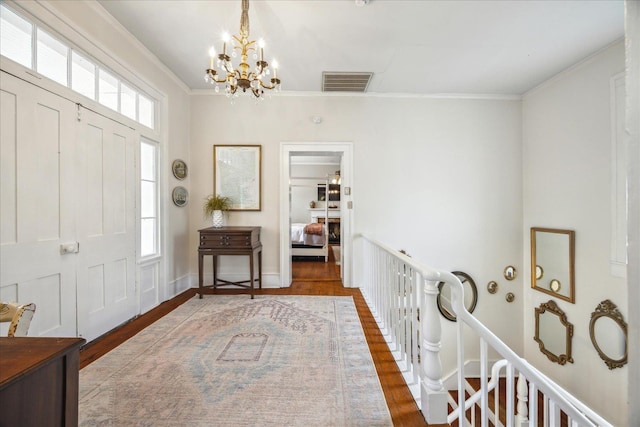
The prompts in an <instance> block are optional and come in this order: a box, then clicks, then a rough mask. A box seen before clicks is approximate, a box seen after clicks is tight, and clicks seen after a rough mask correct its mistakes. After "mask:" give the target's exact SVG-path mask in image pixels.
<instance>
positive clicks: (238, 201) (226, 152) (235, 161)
mask: <svg viewBox="0 0 640 427" xmlns="http://www.w3.org/2000/svg"><path fill="white" fill-rule="evenodd" d="M213 188H214V193H215V194H217V195H219V196H226V197H229V198H230V199H231V209H229V210H231V211H260V210H262V146H261V145H224V144H223V145H214V146H213Z"/></svg>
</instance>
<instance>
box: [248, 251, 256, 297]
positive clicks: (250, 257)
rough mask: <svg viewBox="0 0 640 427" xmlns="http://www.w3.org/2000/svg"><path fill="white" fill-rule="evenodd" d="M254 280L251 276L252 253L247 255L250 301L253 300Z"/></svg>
mask: <svg viewBox="0 0 640 427" xmlns="http://www.w3.org/2000/svg"><path fill="white" fill-rule="evenodd" d="M254 280H255V278H254V276H253V252H251V255H249V284H250V285H251V299H253V281H254Z"/></svg>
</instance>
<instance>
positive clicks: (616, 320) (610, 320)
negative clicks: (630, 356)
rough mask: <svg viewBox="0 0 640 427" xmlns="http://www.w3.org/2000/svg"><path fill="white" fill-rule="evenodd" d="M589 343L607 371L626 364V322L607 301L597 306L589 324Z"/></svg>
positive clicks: (613, 305) (612, 304)
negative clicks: (606, 367)
mask: <svg viewBox="0 0 640 427" xmlns="http://www.w3.org/2000/svg"><path fill="white" fill-rule="evenodd" d="M589 335H590V336H591V342H592V343H593V346H594V347H595V349H596V351H597V352H598V355H599V356H600V358H601V359H602V360H603V361H604V363H605V364H606V365H607V366H608V367H609V369H615V368H621V367H623V366H624V365H625V364H626V363H627V322H625V321H624V317H622V313H620V311H619V310H618V308H617V306H616V305H615V304H614V303H612V302H611V301H609V300H605V301H602V302H601V303H600V304H598V307H596V309H595V311H594V312H593V313H591V321H590V322H589Z"/></svg>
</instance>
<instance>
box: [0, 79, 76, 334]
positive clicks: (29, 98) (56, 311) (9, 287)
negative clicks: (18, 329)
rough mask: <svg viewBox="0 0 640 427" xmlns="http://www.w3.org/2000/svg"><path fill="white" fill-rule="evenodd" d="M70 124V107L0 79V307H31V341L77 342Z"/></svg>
mask: <svg viewBox="0 0 640 427" xmlns="http://www.w3.org/2000/svg"><path fill="white" fill-rule="evenodd" d="M75 122H76V105H75V104H74V103H72V102H70V101H68V100H66V99H64V98H61V97H59V96H57V95H54V94H52V93H50V92H48V91H45V90H43V89H41V88H38V87H37V86H34V85H32V84H30V83H27V82H24V81H23V80H20V79H18V78H16V77H14V76H12V75H10V74H7V73H5V72H2V78H1V79H0V123H2V126H0V299H2V300H3V301H17V302H20V303H29V302H34V303H35V304H36V313H35V316H34V318H33V321H32V323H31V327H30V329H29V336H75V335H76V315H75V307H76V293H75V291H76V288H75V285H76V270H75V262H76V260H75V254H74V253H73V252H72V253H67V254H63V253H62V251H61V245H71V247H73V246H74V244H75V243H74V242H75V214H76V213H75V204H74V203H75V179H74V158H73V156H74V140H75V129H76V126H75ZM3 325H5V327H4V329H3V330H2V334H3V335H5V334H6V324H3Z"/></svg>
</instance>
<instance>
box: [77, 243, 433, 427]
mask: <svg viewBox="0 0 640 427" xmlns="http://www.w3.org/2000/svg"><path fill="white" fill-rule="evenodd" d="M329 252H330V257H331V258H330V260H329V262H327V263H324V262H294V263H293V278H294V279H293V283H292V285H291V286H290V287H289V288H278V289H262V290H260V291H256V294H263V295H327V296H352V297H353V299H354V302H355V305H356V309H357V311H358V315H359V317H360V321H361V323H362V327H363V330H364V334H365V337H366V339H367V343H368V344H369V350H370V351H371V356H372V358H373V362H374V364H375V366H376V371H377V372H378V376H379V378H380V384H381V385H382V389H383V392H384V395H385V399H386V401H387V405H388V407H389V411H390V413H391V417H392V419H393V424H394V426H403V427H419V426H427V425H428V424H427V423H426V422H425V420H424V417H423V416H422V413H421V412H420V410H419V409H418V407H417V405H416V403H415V401H414V399H413V396H412V395H411V392H410V391H409V388H408V387H407V386H406V384H405V382H404V379H403V377H402V374H401V373H400V370H399V369H398V366H397V365H396V363H395V361H394V359H393V355H392V354H391V352H390V351H389V348H388V347H387V344H386V341H385V339H384V337H383V336H382V334H381V332H380V330H379V329H378V326H377V324H376V322H375V320H374V318H373V316H372V315H371V312H370V311H369V307H368V306H367V304H366V302H365V300H364V297H363V296H362V294H361V293H360V289H357V288H345V287H343V286H342V282H341V280H340V267H339V266H337V265H336V264H335V263H334V262H333V254H332V253H331V251H329ZM216 292H219V293H221V294H222V293H233V292H234V291H232V290H225V291H222V290H217V291H216ZM195 294H196V292H195V289H189V290H187V291H186V292H184V293H182V294H180V295H178V296H177V297H175V298H173V299H171V300H170V301H167V302H165V303H162V304H160V305H159V306H158V307H156V308H154V309H153V310H151V311H149V312H148V313H145V314H143V315H141V316H139V317H137V318H136V319H134V320H132V321H130V322H128V323H126V324H124V325H122V326H121V327H119V328H116V329H115V330H113V331H111V332H110V333H108V334H106V335H104V336H102V337H100V338H99V339H97V340H95V341H92V342H91V343H90V344H88V345H86V346H85V347H84V348H83V349H82V351H81V352H80V367H81V368H83V367H85V366H87V365H88V364H90V363H91V362H93V361H94V360H97V359H98V358H99V357H100V356H102V355H104V354H106V353H107V352H109V351H110V350H112V349H114V348H115V347H117V346H118V345H119V344H121V343H123V342H124V341H126V340H127V339H129V338H131V337H132V336H134V335H135V334H137V333H138V332H140V331H141V330H143V329H144V328H145V327H147V326H149V325H151V324H152V323H153V322H155V321H156V320H158V319H160V318H162V317H163V316H164V315H166V314H167V313H170V312H171V311H172V310H174V309H175V308H176V307H178V306H180V305H181V304H183V303H184V302H185V301H187V300H189V299H190V298H192V297H193V296H194V295H195Z"/></svg>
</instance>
